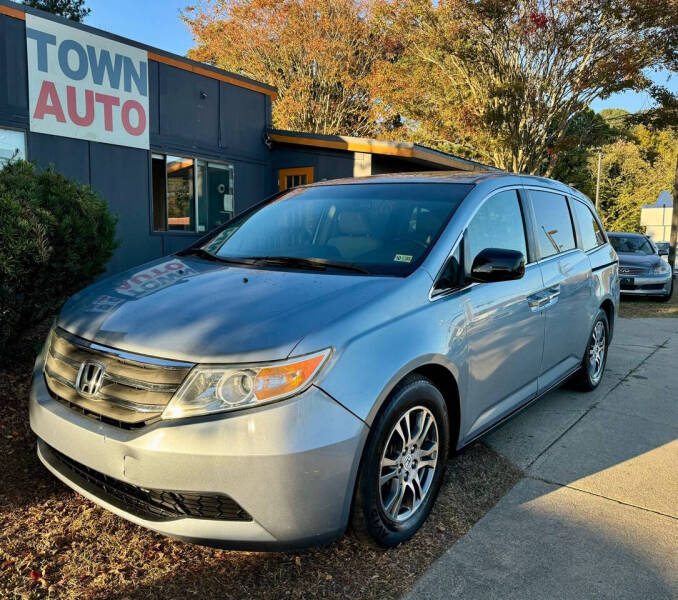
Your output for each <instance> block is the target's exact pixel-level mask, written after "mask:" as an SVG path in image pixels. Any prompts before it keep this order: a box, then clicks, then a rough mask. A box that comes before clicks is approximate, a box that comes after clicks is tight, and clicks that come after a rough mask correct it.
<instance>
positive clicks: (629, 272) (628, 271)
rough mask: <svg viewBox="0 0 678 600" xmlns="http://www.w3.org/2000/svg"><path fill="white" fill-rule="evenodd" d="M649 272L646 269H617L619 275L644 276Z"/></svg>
mask: <svg viewBox="0 0 678 600" xmlns="http://www.w3.org/2000/svg"><path fill="white" fill-rule="evenodd" d="M648 272H649V269H648V268H647V267H619V274H620V275H622V276H624V275H645V274H646V273H648Z"/></svg>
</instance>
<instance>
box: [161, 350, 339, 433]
mask: <svg viewBox="0 0 678 600" xmlns="http://www.w3.org/2000/svg"><path fill="white" fill-rule="evenodd" d="M330 353H331V350H330V349H329V348H328V349H326V350H322V351H320V352H317V353H315V354H307V355H305V356H299V357H297V358H293V359H291V360H287V361H283V362H274V363H268V364H261V363H260V364H252V365H233V366H223V367H219V366H197V367H194V369H193V370H192V371H191V372H190V373H189V375H188V377H187V378H186V380H185V381H184V383H183V384H182V385H181V387H180V388H179V389H178V390H177V392H176V394H174V396H173V397H172V399H171V400H170V402H169V404H168V405H167V407H166V408H165V411H164V412H163V413H162V418H163V419H181V418H183V417H192V416H196V415H207V414H211V413H218V412H227V411H231V410H238V409H241V408H249V407H252V406H260V405H262V404H268V403H269V402H275V401H276V400H282V399H284V398H289V397H290V396H294V395H295V394H298V393H300V392H303V391H304V390H305V389H306V388H307V387H308V386H309V385H311V383H312V382H313V379H314V378H315V376H316V375H317V374H318V372H319V371H320V369H322V367H323V365H324V364H325V363H326V362H327V359H328V358H329V356H330Z"/></svg>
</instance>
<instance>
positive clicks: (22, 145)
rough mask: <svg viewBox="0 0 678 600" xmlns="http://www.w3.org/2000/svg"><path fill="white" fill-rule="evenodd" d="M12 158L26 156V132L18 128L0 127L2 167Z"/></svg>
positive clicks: (0, 158) (0, 162)
mask: <svg viewBox="0 0 678 600" xmlns="http://www.w3.org/2000/svg"><path fill="white" fill-rule="evenodd" d="M11 158H22V159H25V158H26V134H25V133H24V132H23V131H18V130H16V129H0V167H2V166H4V165H5V164H6V163H7V161H8V160H10V159H11Z"/></svg>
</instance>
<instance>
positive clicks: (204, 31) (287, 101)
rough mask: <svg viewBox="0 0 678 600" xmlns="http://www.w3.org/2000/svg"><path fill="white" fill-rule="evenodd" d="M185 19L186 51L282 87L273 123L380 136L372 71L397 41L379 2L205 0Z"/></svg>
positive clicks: (279, 87)
mask: <svg viewBox="0 0 678 600" xmlns="http://www.w3.org/2000/svg"><path fill="white" fill-rule="evenodd" d="M184 20H185V21H186V23H187V24H188V26H189V27H190V29H191V31H192V33H193V36H194V37H195V39H196V42H197V46H196V48H194V49H192V50H191V51H190V52H189V57H190V58H193V59H195V60H199V61H204V62H208V63H211V64H214V65H217V66H219V67H222V68H225V69H228V70H230V71H234V72H237V73H240V74H242V75H246V76H248V77H252V78H253V79H256V80H258V81H263V82H266V83H269V84H271V85H274V86H276V87H277V88H278V93H279V98H278V100H277V102H276V103H275V107H274V118H275V124H276V126H278V127H280V128H286V129H297V130H301V131H311V132H315V133H325V134H337V133H341V134H345V135H356V136H361V135H362V136H364V135H376V134H377V133H378V129H379V128H380V126H379V125H378V124H377V123H376V122H375V120H374V110H373V109H374V98H375V96H374V86H373V76H374V73H375V71H376V66H377V65H378V64H379V63H380V62H382V61H384V60H388V59H389V57H391V56H393V52H394V49H395V48H396V47H397V44H396V42H395V41H394V39H393V37H392V35H391V33H390V32H389V31H387V29H386V28H385V27H384V26H383V23H381V22H380V21H379V19H378V18H377V14H376V12H375V10H374V7H373V6H372V5H371V4H370V3H368V2H363V1H358V2H354V1H352V0H296V1H295V0H292V1H290V0H208V1H207V2H204V3H202V4H200V5H199V6H194V7H188V8H187V9H186V11H185V12H184Z"/></svg>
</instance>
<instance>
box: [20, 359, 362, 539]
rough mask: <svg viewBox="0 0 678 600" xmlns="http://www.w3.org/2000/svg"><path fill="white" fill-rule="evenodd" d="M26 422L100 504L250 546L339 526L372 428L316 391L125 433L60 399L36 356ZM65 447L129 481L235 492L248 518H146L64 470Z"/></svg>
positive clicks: (163, 528) (142, 521) (46, 455)
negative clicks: (58, 399)
mask: <svg viewBox="0 0 678 600" xmlns="http://www.w3.org/2000/svg"><path fill="white" fill-rule="evenodd" d="M30 422H31V428H32V429H33V431H34V432H35V433H36V435H37V436H38V438H39V442H38V454H39V456H40V459H41V460H42V462H43V464H44V465H45V466H46V467H47V468H48V469H49V470H50V471H51V472H52V473H53V474H54V475H55V476H56V477H58V478H59V479H61V480H62V481H63V482H64V483H66V484H67V485H68V486H70V487H72V488H73V489H75V490H76V491H77V492H79V493H81V494H82V495H83V496H86V497H87V498H89V499H90V500H92V501H93V502H96V503H97V504H99V505H101V506H103V507H104V508H106V509H108V510H110V511H111V512H114V513H115V514H117V515H119V516H121V517H124V518H125V519H128V520H129V521H132V522H134V523H137V524H139V525H143V526H144V527H147V528H149V529H153V530H155V531H158V532H160V533H162V534H165V535H170V536H173V537H177V538H181V539H185V540H188V541H192V542H196V543H203V544H208V545H213V546H219V547H225V548H238V549H252V550H268V549H286V548H297V547H304V546H312V545H318V544H322V543H326V542H328V541H331V540H332V539H334V538H336V537H338V536H339V535H341V534H342V533H343V531H344V529H345V527H346V524H347V522H348V516H349V511H350V506H351V499H352V493H353V486H354V483H355V478H356V473H357V470H358V466H359V461H360V455H361V452H362V448H363V446H364V442H365V439H366V437H367V432H368V428H367V426H366V425H365V424H364V423H363V422H362V421H361V420H360V419H358V418H357V417H355V416H354V415H353V414H351V413H350V412H349V411H347V410H346V409H345V408H343V407H342V406H341V405H340V404H338V403H337V402H336V401H335V400H333V399H332V398H330V397H329V396H327V395H326V394H325V393H324V392H323V391H322V390H320V389H318V388H316V387H313V386H312V387H311V388H309V389H308V390H306V391H305V392H304V393H303V394H300V395H299V396H297V397H295V398H292V399H289V400H286V401H283V402H280V403H277V404H273V405H270V406H266V407H262V408H259V409H251V410H246V411H241V412H234V413H230V414H222V415H219V416H218V417H212V418H202V419H199V418H198V419H196V418H194V419H190V420H184V421H176V422H173V421H168V422H162V421H161V422H158V423H155V424H153V425H149V426H148V427H145V428H143V429H139V430H125V429H120V428H117V427H115V426H112V425H108V424H105V423H102V422H100V421H96V420H94V419H92V418H90V417H87V416H85V415H81V414H79V413H77V412H75V411H74V410H72V409H71V408H69V407H67V406H65V405H63V404H61V403H60V402H59V401H57V400H55V399H54V398H52V396H51V395H50V394H49V392H48V390H47V388H46V386H45V382H44V377H43V374H42V363H41V361H40V360H38V361H37V363H36V367H35V371H34V376H33V387H32V390H31V398H30ZM52 449H54V450H56V451H57V452H56V453H55V452H52ZM58 453H61V454H63V455H65V456H66V457H68V458H70V459H72V460H74V461H77V463H80V464H81V465H84V466H85V467H87V468H89V469H91V470H94V471H96V472H98V473H99V474H102V475H103V476H107V477H110V478H113V479H114V480H116V481H118V482H124V483H125V484H130V486H138V487H140V488H144V489H146V488H148V489H151V490H182V491H185V492H187V493H190V494H193V493H196V492H197V493H204V494H206V495H219V496H225V497H228V498H231V499H232V500H233V501H235V502H236V503H237V504H238V505H239V506H240V507H242V508H243V509H244V511H246V512H247V513H248V514H249V515H251V520H220V519H214V518H210V519H205V518H193V517H183V518H172V519H152V518H144V517H143V516H142V515H140V513H139V512H138V511H136V510H134V507H133V506H131V505H130V506H126V505H125V503H123V502H120V499H119V498H115V497H113V496H111V495H110V494H107V493H105V491H104V490H102V489H101V488H100V487H97V486H93V485H91V482H87V481H86V480H85V479H83V478H82V477H79V476H78V475H77V473H75V472H74V471H72V470H70V469H68V468H64V463H63V462H62V461H59V460H57V459H56V457H57V455H58Z"/></svg>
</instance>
